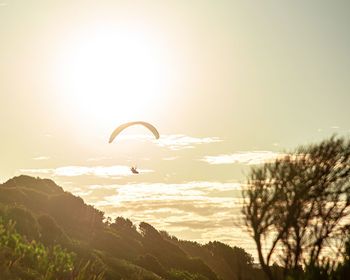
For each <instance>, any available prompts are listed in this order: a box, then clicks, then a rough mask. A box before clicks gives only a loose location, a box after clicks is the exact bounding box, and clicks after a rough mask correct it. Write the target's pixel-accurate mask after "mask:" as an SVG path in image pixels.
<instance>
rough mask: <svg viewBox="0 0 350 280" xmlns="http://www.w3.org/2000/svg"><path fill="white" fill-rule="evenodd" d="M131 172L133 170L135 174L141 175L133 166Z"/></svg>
mask: <svg viewBox="0 0 350 280" xmlns="http://www.w3.org/2000/svg"><path fill="white" fill-rule="evenodd" d="M130 170H131V172H132V173H134V174H139V172H138V171H137V169H136V166H135V167H134V166H132V167H131V168H130Z"/></svg>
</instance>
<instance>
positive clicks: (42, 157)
mask: <svg viewBox="0 0 350 280" xmlns="http://www.w3.org/2000/svg"><path fill="white" fill-rule="evenodd" d="M47 159H50V157H47V156H40V157H34V158H33V160H47Z"/></svg>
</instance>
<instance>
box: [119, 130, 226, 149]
mask: <svg viewBox="0 0 350 280" xmlns="http://www.w3.org/2000/svg"><path fill="white" fill-rule="evenodd" d="M122 140H138V141H152V142H153V143H154V144H156V145H158V146H161V147H166V148H169V149H170V150H182V149H192V148H195V146H196V145H200V144H209V143H216V142H222V140H221V139H220V138H219V137H203V138H198V137H191V136H186V135H184V134H171V135H166V134H162V135H160V138H159V139H157V140H155V139H154V137H153V136H151V135H143V134H133V135H120V136H118V141H122Z"/></svg>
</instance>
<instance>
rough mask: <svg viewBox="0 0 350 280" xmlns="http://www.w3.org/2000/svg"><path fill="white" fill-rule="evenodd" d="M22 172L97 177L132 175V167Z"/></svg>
mask: <svg viewBox="0 0 350 280" xmlns="http://www.w3.org/2000/svg"><path fill="white" fill-rule="evenodd" d="M20 171H21V172H25V173H39V174H40V173H42V174H50V175H53V176H67V177H74V176H83V175H85V176H86V175H90V176H97V177H104V178H108V177H114V176H128V175H131V172H130V168H129V167H128V166H123V165H114V166H94V167H87V166H63V167H58V168H51V169H21V170H20ZM138 171H139V172H140V173H148V172H153V171H152V170H148V169H139V170H138Z"/></svg>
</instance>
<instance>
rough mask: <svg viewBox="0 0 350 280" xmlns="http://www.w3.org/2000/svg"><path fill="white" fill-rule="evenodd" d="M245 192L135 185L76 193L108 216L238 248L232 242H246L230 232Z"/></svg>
mask: <svg viewBox="0 0 350 280" xmlns="http://www.w3.org/2000/svg"><path fill="white" fill-rule="evenodd" d="M245 187H246V186H245V185H244V184H240V183H238V182H230V183H221V182H201V181H199V182H187V183H182V184H166V183H137V184H126V185H119V184H114V185H91V186H88V187H85V189H84V190H76V194H81V195H83V196H84V200H85V201H87V202H88V203H90V204H93V205H95V206H96V207H97V208H99V209H101V210H102V211H104V212H105V213H106V215H107V216H111V217H117V216H124V217H128V218H130V219H131V220H132V221H133V222H136V223H137V222H141V221H145V222H149V223H151V224H152V225H154V226H155V227H156V228H157V229H160V230H166V231H168V232H169V233H170V234H174V235H176V236H178V237H179V238H186V239H188V238H189V237H188V236H191V239H192V240H196V241H199V242H207V241H209V240H214V239H216V240H221V241H225V242H228V243H230V244H232V245H237V246H241V245H240V244H241V243H239V242H235V241H237V240H239V239H241V240H242V242H243V240H246V241H247V240H248V241H247V243H248V244H249V240H250V239H249V237H248V234H245V233H244V232H243V231H242V230H238V231H237V233H235V230H234V228H235V225H236V224H237V223H238V222H239V220H240V218H241V215H242V214H241V207H242V203H243V199H242V196H241V191H242V189H244V188H245ZM229 233H231V234H229ZM250 245H251V244H250Z"/></svg>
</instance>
